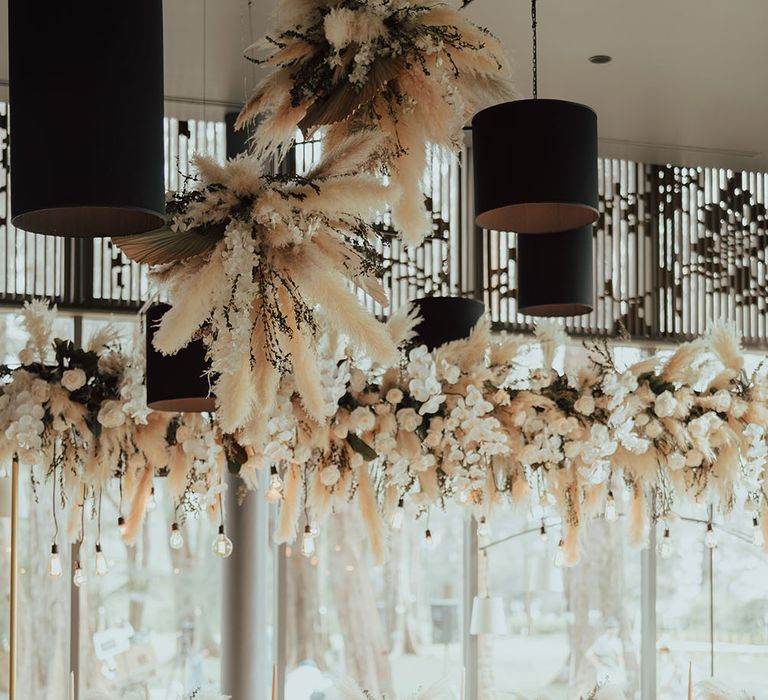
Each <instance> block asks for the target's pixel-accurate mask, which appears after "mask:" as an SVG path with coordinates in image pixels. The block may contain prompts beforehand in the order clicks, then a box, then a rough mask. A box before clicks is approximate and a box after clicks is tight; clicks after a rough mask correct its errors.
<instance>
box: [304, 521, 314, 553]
mask: <svg viewBox="0 0 768 700" xmlns="http://www.w3.org/2000/svg"><path fill="white" fill-rule="evenodd" d="M301 553H302V554H303V555H304V556H305V557H311V556H312V555H313V554H314V553H315V538H314V536H313V535H312V528H311V527H310V526H309V525H307V526H306V527H305V528H304V536H303V537H302V538H301Z"/></svg>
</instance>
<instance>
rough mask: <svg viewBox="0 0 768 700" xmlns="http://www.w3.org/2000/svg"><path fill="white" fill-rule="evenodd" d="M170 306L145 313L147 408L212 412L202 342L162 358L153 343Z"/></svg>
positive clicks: (212, 405) (213, 400)
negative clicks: (161, 320) (159, 324)
mask: <svg viewBox="0 0 768 700" xmlns="http://www.w3.org/2000/svg"><path fill="white" fill-rule="evenodd" d="M170 308H171V307H170V306H168V304H154V305H153V306H151V307H150V309H149V311H147V344H146V350H147V377H146V381H147V406H149V408H151V409H152V410H153V411H172V412H174V413H181V412H184V411H186V412H190V413H203V412H212V411H214V410H215V408H216V399H215V397H214V396H212V395H211V389H210V384H209V381H208V376H207V375H206V374H205V372H206V371H207V369H208V367H209V365H208V362H207V361H206V359H205V346H204V345H203V341H202V340H195V341H193V342H191V343H190V344H189V345H187V347H185V348H183V349H181V350H179V352H177V353H176V354H175V355H162V354H161V353H159V352H158V351H157V350H155V348H154V346H153V345H152V340H153V339H154V336H155V331H156V329H157V325H158V323H159V322H160V319H161V318H162V317H163V315H164V314H165V312H166V311H168V309H170Z"/></svg>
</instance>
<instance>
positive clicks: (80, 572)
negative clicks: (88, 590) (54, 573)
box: [72, 561, 88, 588]
mask: <svg viewBox="0 0 768 700" xmlns="http://www.w3.org/2000/svg"><path fill="white" fill-rule="evenodd" d="M87 580H88V576H86V574H85V570H84V569H83V567H82V566H80V562H79V561H76V562H75V573H74V575H73V576H72V583H73V584H74V585H75V587H76V588H81V587H82V586H84V585H85V583H86V581H87Z"/></svg>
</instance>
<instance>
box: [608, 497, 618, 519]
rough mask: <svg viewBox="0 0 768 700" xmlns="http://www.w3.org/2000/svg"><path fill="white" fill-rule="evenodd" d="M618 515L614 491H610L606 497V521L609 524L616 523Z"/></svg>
mask: <svg viewBox="0 0 768 700" xmlns="http://www.w3.org/2000/svg"><path fill="white" fill-rule="evenodd" d="M617 517H618V513H617V511H616V499H615V498H614V497H613V491H610V490H609V491H608V495H607V496H606V497H605V519H606V520H607V521H608V522H609V523H613V522H616V518H617Z"/></svg>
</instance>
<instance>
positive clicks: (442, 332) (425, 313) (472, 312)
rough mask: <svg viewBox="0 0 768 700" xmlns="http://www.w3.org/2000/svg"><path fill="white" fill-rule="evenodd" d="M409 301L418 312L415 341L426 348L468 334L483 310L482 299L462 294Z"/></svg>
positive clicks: (431, 348) (431, 347)
mask: <svg viewBox="0 0 768 700" xmlns="http://www.w3.org/2000/svg"><path fill="white" fill-rule="evenodd" d="M413 303H414V305H415V306H416V307H417V308H418V311H419V316H421V322H420V323H419V324H418V325H417V326H416V329H415V330H416V343H417V344H418V345H426V346H427V348H429V350H434V349H435V348H439V347H440V346H441V345H444V344H445V343H450V342H451V341H453V340H461V339H463V338H467V337H469V334H470V333H471V332H472V329H473V328H474V327H475V324H476V323H477V322H478V321H479V320H480V317H481V316H482V315H483V312H484V311H485V305H484V304H483V302H481V301H478V300H477V299H464V298H462V297H424V298H423V299H416V301H414V302H413Z"/></svg>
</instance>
